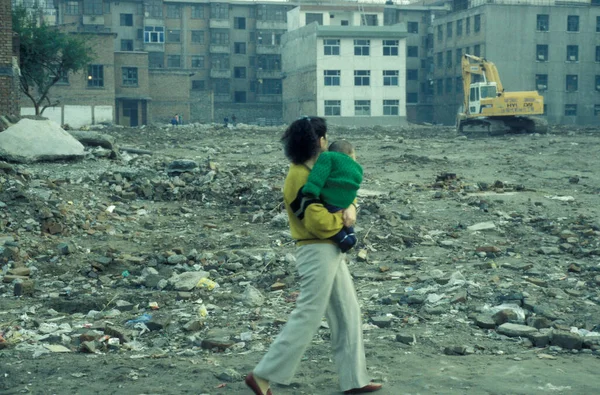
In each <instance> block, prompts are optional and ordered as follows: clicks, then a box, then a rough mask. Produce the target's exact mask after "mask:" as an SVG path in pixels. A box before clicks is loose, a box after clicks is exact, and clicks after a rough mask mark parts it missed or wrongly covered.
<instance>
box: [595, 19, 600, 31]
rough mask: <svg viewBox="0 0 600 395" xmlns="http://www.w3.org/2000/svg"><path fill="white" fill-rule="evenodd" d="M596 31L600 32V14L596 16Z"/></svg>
mask: <svg viewBox="0 0 600 395" xmlns="http://www.w3.org/2000/svg"><path fill="white" fill-rule="evenodd" d="M596 33H600V16H597V17H596Z"/></svg>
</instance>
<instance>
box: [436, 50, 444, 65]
mask: <svg viewBox="0 0 600 395" xmlns="http://www.w3.org/2000/svg"><path fill="white" fill-rule="evenodd" d="M436 57H437V67H439V68H442V67H444V53H443V52H438V53H437V54H436Z"/></svg>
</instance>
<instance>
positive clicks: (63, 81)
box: [56, 72, 69, 85]
mask: <svg viewBox="0 0 600 395" xmlns="http://www.w3.org/2000/svg"><path fill="white" fill-rule="evenodd" d="M56 84H57V85H69V73H65V72H63V73H62V74H61V75H60V79H59V80H58V81H57V82H56Z"/></svg>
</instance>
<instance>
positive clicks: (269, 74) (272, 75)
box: [256, 68, 281, 79]
mask: <svg viewBox="0 0 600 395" xmlns="http://www.w3.org/2000/svg"><path fill="white" fill-rule="evenodd" d="M256 78H259V79H279V78H281V70H263V69H261V68H259V69H257V70H256Z"/></svg>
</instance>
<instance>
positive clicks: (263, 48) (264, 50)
mask: <svg viewBox="0 0 600 395" xmlns="http://www.w3.org/2000/svg"><path fill="white" fill-rule="evenodd" d="M280 53H281V47H280V46H279V45H262V44H257V45H256V54H257V55H279V54H280Z"/></svg>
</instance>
